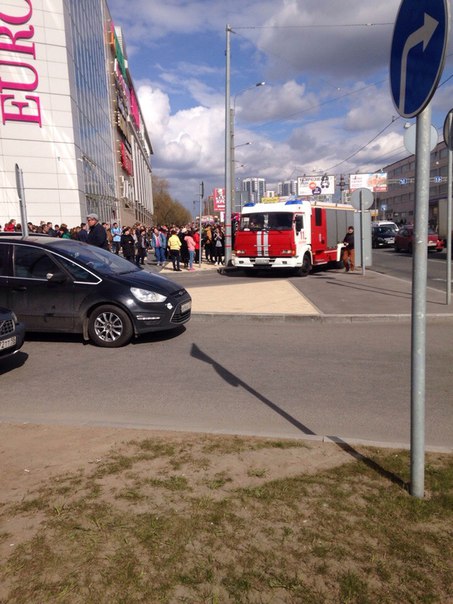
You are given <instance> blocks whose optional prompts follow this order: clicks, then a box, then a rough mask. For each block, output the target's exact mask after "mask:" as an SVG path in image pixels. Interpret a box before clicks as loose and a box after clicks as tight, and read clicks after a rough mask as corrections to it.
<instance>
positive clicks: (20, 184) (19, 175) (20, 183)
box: [15, 164, 28, 237]
mask: <svg viewBox="0 0 453 604" xmlns="http://www.w3.org/2000/svg"><path fill="white" fill-rule="evenodd" d="M15 170H16V189H17V194H18V196H19V205H20V220H21V223H22V224H21V226H22V236H23V237H28V218H27V206H26V203H25V189H24V174H23V172H22V170H21V169H20V168H19V166H18V165H17V164H16V166H15Z"/></svg>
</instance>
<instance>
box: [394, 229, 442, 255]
mask: <svg viewBox="0 0 453 604" xmlns="http://www.w3.org/2000/svg"><path fill="white" fill-rule="evenodd" d="M413 239H414V227H413V226H404V227H402V228H401V229H400V230H399V232H398V233H396V235H395V245H394V247H395V252H409V254H412V249H413ZM443 247H444V244H443V242H442V241H441V240H440V239H439V237H438V235H437V233H436V231H434V230H433V229H432V228H428V252H430V251H436V252H440V251H441V250H442V249H443Z"/></svg>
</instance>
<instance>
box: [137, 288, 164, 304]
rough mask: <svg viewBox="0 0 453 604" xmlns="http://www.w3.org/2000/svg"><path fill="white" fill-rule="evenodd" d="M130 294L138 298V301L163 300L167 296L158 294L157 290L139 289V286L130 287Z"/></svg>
mask: <svg viewBox="0 0 453 604" xmlns="http://www.w3.org/2000/svg"><path fill="white" fill-rule="evenodd" d="M131 294H132V295H133V296H135V297H136V298H137V300H140V302H165V300H166V299H167V296H163V295H162V294H158V293H157V292H152V291H149V290H148V289H141V288H140V287H131Z"/></svg>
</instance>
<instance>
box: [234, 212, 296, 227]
mask: <svg viewBox="0 0 453 604" xmlns="http://www.w3.org/2000/svg"><path fill="white" fill-rule="evenodd" d="M292 228H293V215H292V213H291V212H260V213H256V214H245V215H244V216H242V217H241V223H240V226H239V230H241V231H261V230H269V229H273V230H277V231H290V230H291V229H292Z"/></svg>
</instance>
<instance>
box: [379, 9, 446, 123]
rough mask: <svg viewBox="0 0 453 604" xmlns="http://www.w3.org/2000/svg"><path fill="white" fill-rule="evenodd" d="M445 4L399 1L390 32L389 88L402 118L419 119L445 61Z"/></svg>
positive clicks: (435, 86) (434, 88)
mask: <svg viewBox="0 0 453 604" xmlns="http://www.w3.org/2000/svg"><path fill="white" fill-rule="evenodd" d="M449 22H450V19H449V4H448V0H402V2H401V5H400V8H399V11H398V16H397V18H396V23H395V28H394V30H393V40H392V50H391V55H390V87H391V92H392V97H393V102H394V104H395V107H396V109H397V111H398V113H399V114H400V115H401V116H402V117H406V118H410V117H415V116H416V115H418V114H419V113H420V112H421V111H423V109H424V108H425V107H426V105H427V104H428V103H429V101H430V100H431V97H432V96H433V94H434V92H435V90H436V88H437V84H438V82H439V79H440V76H441V74H442V70H443V67H444V61H445V50H446V47H447V41H448V29H449Z"/></svg>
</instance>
